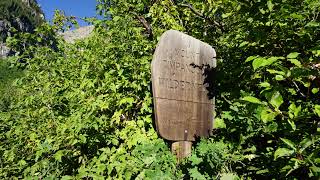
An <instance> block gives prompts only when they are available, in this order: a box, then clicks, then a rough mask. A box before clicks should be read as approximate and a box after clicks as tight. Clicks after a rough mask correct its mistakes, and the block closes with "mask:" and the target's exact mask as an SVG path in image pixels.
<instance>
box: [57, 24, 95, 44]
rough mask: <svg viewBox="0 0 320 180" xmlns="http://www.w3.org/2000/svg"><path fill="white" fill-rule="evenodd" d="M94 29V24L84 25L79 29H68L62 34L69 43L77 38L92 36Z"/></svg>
mask: <svg viewBox="0 0 320 180" xmlns="http://www.w3.org/2000/svg"><path fill="white" fill-rule="evenodd" d="M93 29H94V26H84V27H80V28H78V29H75V30H71V31H66V32H64V33H60V34H61V35H62V36H63V38H64V39H65V40H66V41H67V42H68V43H73V42H75V41H76V40H79V39H84V38H86V37H88V36H90V34H91V32H92V31H93Z"/></svg>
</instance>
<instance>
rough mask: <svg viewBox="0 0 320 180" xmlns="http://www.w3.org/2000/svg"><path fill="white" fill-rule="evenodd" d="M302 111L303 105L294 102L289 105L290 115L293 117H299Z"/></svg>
mask: <svg viewBox="0 0 320 180" xmlns="http://www.w3.org/2000/svg"><path fill="white" fill-rule="evenodd" d="M300 111H301V106H299V107H297V106H296V105H295V104H294V103H291V104H290V106H289V117H290V118H291V119H292V118H295V117H298V115H299V113H300Z"/></svg>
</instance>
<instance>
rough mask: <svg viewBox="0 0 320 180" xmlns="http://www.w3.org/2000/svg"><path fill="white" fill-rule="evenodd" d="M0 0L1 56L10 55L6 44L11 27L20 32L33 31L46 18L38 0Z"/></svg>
mask: <svg viewBox="0 0 320 180" xmlns="http://www.w3.org/2000/svg"><path fill="white" fill-rule="evenodd" d="M1 1H2V2H0V9H1V11H2V12H0V58H4V57H6V56H7V55H8V53H9V49H8V48H7V47H6V46H5V41H6V38H7V37H8V36H10V35H12V34H10V28H12V27H14V28H15V29H16V30H18V31H20V32H32V31H33V29H34V28H35V27H36V26H37V24H39V23H40V22H41V21H42V20H44V15H43V14H42V11H41V9H40V7H39V6H38V3H37V1H36V0H1Z"/></svg>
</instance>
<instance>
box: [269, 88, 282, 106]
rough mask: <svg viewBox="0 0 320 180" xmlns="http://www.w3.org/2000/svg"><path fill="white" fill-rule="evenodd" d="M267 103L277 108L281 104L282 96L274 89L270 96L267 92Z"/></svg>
mask: <svg viewBox="0 0 320 180" xmlns="http://www.w3.org/2000/svg"><path fill="white" fill-rule="evenodd" d="M267 96H269V97H268V100H269V103H270V104H271V105H272V106H273V107H275V108H276V109H279V107H280V106H281V104H282V103H283V98H282V96H281V94H280V92H279V91H275V92H273V93H272V95H271V97H270V94H267Z"/></svg>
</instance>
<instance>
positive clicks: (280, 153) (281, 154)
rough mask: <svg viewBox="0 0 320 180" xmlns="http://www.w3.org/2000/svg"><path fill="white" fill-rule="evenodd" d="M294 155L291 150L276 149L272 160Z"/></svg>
mask: <svg viewBox="0 0 320 180" xmlns="http://www.w3.org/2000/svg"><path fill="white" fill-rule="evenodd" d="M293 153H294V151H293V150H290V149H287V148H278V149H277V150H276V151H275V152H274V155H273V156H274V160H276V159H278V158H280V157H285V156H291V155H292V154H293Z"/></svg>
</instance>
